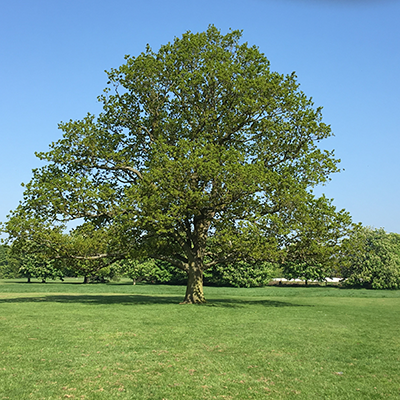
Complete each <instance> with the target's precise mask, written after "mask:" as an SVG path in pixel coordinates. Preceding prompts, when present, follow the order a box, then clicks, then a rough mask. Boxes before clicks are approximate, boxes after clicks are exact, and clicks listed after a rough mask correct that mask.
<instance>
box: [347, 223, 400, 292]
mask: <svg viewBox="0 0 400 400" xmlns="http://www.w3.org/2000/svg"><path fill="white" fill-rule="evenodd" d="M340 266H341V274H342V277H343V279H345V281H344V282H345V284H346V285H350V286H362V287H366V288H372V289H400V235H399V234H396V233H387V232H385V230H384V229H371V228H368V227H363V226H357V227H356V228H355V229H354V230H353V232H352V233H351V235H350V237H349V238H348V239H346V240H345V241H344V243H343V246H342V252H341V259H340Z"/></svg>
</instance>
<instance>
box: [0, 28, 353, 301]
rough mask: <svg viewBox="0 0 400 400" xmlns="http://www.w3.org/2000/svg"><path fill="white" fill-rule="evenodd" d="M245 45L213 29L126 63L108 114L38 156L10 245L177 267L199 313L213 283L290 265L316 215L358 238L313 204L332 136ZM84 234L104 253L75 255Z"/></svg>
mask: <svg viewBox="0 0 400 400" xmlns="http://www.w3.org/2000/svg"><path fill="white" fill-rule="evenodd" d="M240 38H241V32H239V31H231V32H229V33H227V34H226V35H222V34H221V32H220V31H219V30H218V29H216V28H215V27H214V26H210V27H209V28H208V29H207V31H206V32H203V33H198V34H193V33H190V32H188V33H186V34H184V35H183V36H182V37H181V38H176V39H175V40H174V41H173V42H172V43H168V44H166V45H164V46H161V48H160V49H159V50H158V51H157V52H155V51H153V50H152V49H151V48H150V47H149V46H148V47H147V48H146V50H145V52H143V53H142V54H140V55H139V56H137V57H131V56H126V62H125V64H123V65H122V66H121V67H120V68H118V69H112V70H111V71H110V72H108V79H109V82H108V84H109V86H108V88H107V89H106V90H105V93H104V94H103V95H102V96H100V101H101V102H102V103H103V109H104V111H103V112H102V113H101V114H100V115H99V116H98V117H95V116H93V115H91V114H88V115H87V116H86V117H85V118H83V119H82V120H78V121H72V120H71V121H69V122H66V123H61V124H60V129H61V130H62V131H63V137H62V139H60V140H58V141H57V142H56V143H52V144H51V146H50V150H49V151H48V152H45V153H38V154H37V155H38V157H39V158H40V159H42V160H44V161H46V165H45V166H44V167H42V168H39V169H37V170H35V171H34V174H33V178H32V180H31V182H30V183H29V184H27V185H26V190H25V194H24V200H23V201H22V203H21V205H20V206H19V207H18V208H17V209H16V211H15V212H14V213H13V214H12V216H11V217H10V219H9V221H8V222H7V224H6V230H7V231H8V233H9V235H10V238H11V240H14V241H15V243H16V245H18V241H22V242H23V241H26V240H29V241H34V242H35V243H39V244H41V245H43V246H44V248H46V249H47V250H46V251H50V252H54V253H55V254H56V257H71V258H74V257H75V258H89V259H91V260H95V259H100V258H107V259H109V260H112V259H118V258H124V257H134V258H147V257H150V258H154V259H161V260H166V261H168V262H169V263H171V264H172V265H174V266H175V267H177V268H180V269H181V270H183V271H185V272H186V273H187V275H188V284H187V290H186V296H185V300H184V302H186V303H201V302H204V301H205V299H204V295H203V272H204V271H205V270H206V269H208V268H211V267H212V266H214V265H217V264H218V265H224V264H232V263H235V262H237V261H238V260H242V261H245V262H251V263H253V262H255V261H256V260H269V261H279V260H281V259H282V258H283V257H284V253H285V249H286V248H288V246H289V245H290V243H291V241H292V239H296V238H298V237H300V236H301V235H300V232H301V231H302V230H303V229H304V224H306V222H307V220H308V215H309V214H310V211H311V210H313V209H315V207H319V208H321V209H322V210H323V213H322V214H324V215H323V218H325V219H329V220H330V221H333V222H332V224H333V225H335V228H338V229H341V228H343V226H345V225H346V224H348V223H349V217H348V215H347V214H346V213H345V212H344V211H341V212H337V211H336V210H335V208H334V207H333V206H332V205H331V203H330V201H329V200H327V199H325V198H323V199H322V200H319V199H315V198H314V196H313V194H312V190H311V189H312V188H313V187H314V186H316V185H318V184H321V183H324V182H326V181H327V180H328V177H329V175H330V174H331V173H334V172H337V171H338V168H337V162H338V160H336V159H335V158H334V155H333V152H331V151H326V150H321V148H320V146H319V144H318V143H319V142H320V141H321V140H322V139H325V138H327V137H329V136H330V135H331V130H330V127H329V126H328V125H326V124H324V123H323V122H322V117H321V108H315V107H314V105H313V102H312V100H311V99H310V98H308V97H306V95H305V94H304V93H303V92H302V91H300V90H299V84H298V83H297V82H296V76H295V74H294V73H293V74H290V75H287V76H284V75H281V74H279V73H276V72H272V71H271V70H270V68H269V62H268V60H267V58H266V57H265V56H264V54H262V53H261V52H260V51H259V49H258V48H257V47H255V46H249V45H248V44H247V43H241V41H240ZM321 202H322V203H323V207H321ZM72 220H78V221H80V222H81V227H80V228H79V229H80V233H79V235H80V236H79V235H78V236H77V237H80V238H84V237H86V238H88V240H90V243H92V244H93V243H96V245H91V246H88V247H86V250H84V249H85V246H83V245H79V246H78V249H77V250H74V249H73V246H72V245H66V246H64V245H65V235H64V236H63V234H62V231H63V229H65V224H66V223H67V222H69V221H72ZM82 232H83V233H84V234H83V236H82ZM299 235H300V236H299ZM315 239H316V240H318V238H315ZM82 240H83V239H82ZM321 240H324V238H322V239H321ZM77 242H78V243H83V242H80V241H79V240H78V241H77ZM88 250H90V251H88Z"/></svg>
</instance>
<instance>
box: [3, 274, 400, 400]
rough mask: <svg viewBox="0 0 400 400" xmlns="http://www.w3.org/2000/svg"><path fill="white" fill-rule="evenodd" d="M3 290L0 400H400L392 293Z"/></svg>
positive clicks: (10, 285)
mask: <svg viewBox="0 0 400 400" xmlns="http://www.w3.org/2000/svg"><path fill="white" fill-rule="evenodd" d="M183 294H184V288H183V287H179V286H152V285H137V286H133V285H130V284H124V283H119V284H108V285H105V284H97V285H81V284H74V283H71V282H69V283H48V284H38V283H33V284H26V283H18V282H12V281H0V399H62V398H72V399H112V398H120V399H158V400H162V399H167V400H180V399H195V400H197V399H264V398H271V399H382V398H388V397H391V398H399V397H400V338H399V335H398V332H399V328H400V318H399V311H400V291H368V290H345V289H339V288H335V287H327V288H323V287H299V288H290V287H283V288H280V287H265V288H254V289H233V288H210V287H206V288H205V294H206V298H207V300H208V302H207V304H206V305H201V306H187V305H180V304H179V302H180V301H181V300H182V298H183Z"/></svg>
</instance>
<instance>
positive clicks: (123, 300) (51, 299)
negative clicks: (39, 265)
mask: <svg viewBox="0 0 400 400" xmlns="http://www.w3.org/2000/svg"><path fill="white" fill-rule="evenodd" d="M182 300H183V296H146V295H46V296H38V297H13V298H3V299H0V304H7V303H66V304H68V303H81V304H88V305H105V304H120V305H135V304H141V305H143V304H146V305H151V304H179V303H180V302H181V301H182ZM249 305H260V306H264V307H304V305H302V304H294V303H291V302H286V301H274V300H241V299H237V298H233V299H211V300H209V301H208V302H207V303H205V304H201V305H199V306H200V307H230V308H241V307H247V306H249ZM186 307H188V305H186ZM307 307H309V306H307Z"/></svg>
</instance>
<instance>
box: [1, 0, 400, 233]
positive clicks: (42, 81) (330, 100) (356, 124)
mask: <svg viewBox="0 0 400 400" xmlns="http://www.w3.org/2000/svg"><path fill="white" fill-rule="evenodd" d="M399 20H400V2H399V1H395V0H392V1H390V0H386V1H385V0H376V1H374V0H369V1H368V0H365V1H363V0H358V1H357V0H247V1H238V0H229V1H228V0H224V1H222V0H212V1H210V0H205V1H190V0H177V1H174V0H170V1H158V0H148V1H146V2H144V1H140V2H139V1H132V0H114V1H112V2H110V1H104V0H96V1H94V0H79V1H78V0H68V1H67V0H57V1H54V0H35V1H32V0H13V1H4V2H2V5H1V6H0V54H1V59H0V76H1V97H0V135H1V144H0V188H1V189H0V190H1V192H0V193H1V196H0V221H4V220H5V219H6V215H7V214H8V212H9V211H10V210H11V209H14V208H15V207H16V206H17V205H18V202H19V200H21V198H22V193H23V188H22V187H21V186H20V184H21V182H28V181H29V180H30V177H31V170H32V168H36V167H38V166H40V163H39V161H38V160H37V159H36V158H35V156H34V151H44V150H46V149H47V148H48V145H49V144H50V143H51V142H52V141H56V140H57V139H58V138H60V135H61V132H60V131H59V130H58V129H57V124H58V123H59V122H60V121H67V120H69V119H80V118H82V117H84V116H85V115H86V113H87V112H92V113H97V112H99V111H100V105H99V103H98V102H97V96H98V95H100V94H101V92H102V90H103V88H104V87H105V86H106V81H107V80H106V75H105V73H104V70H109V69H110V68H112V67H118V66H119V65H121V64H122V63H123V62H124V59H123V57H124V55H125V54H131V55H137V54H138V53H140V52H141V51H143V50H144V48H145V45H146V44H147V43H149V44H150V45H151V46H152V47H153V48H154V49H158V47H159V46H160V45H161V44H164V43H167V42H168V41H171V40H173V38H174V37H175V36H180V35H181V34H182V33H183V32H186V31H188V30H191V31H192V32H199V31H204V30H206V29H207V26H208V25H209V24H214V25H215V26H216V27H217V28H219V29H221V30H222V33H226V32H227V31H228V29H229V28H232V29H242V30H243V33H244V36H243V37H244V40H245V41H247V42H249V43H250V44H255V45H257V46H259V48H260V50H261V51H262V52H264V53H265V54H266V56H267V57H268V59H269V60H270V62H271V68H272V69H273V70H275V71H278V72H280V73H291V72H292V71H296V73H297V76H298V81H299V82H300V84H301V88H302V90H303V91H304V92H305V93H306V95H308V96H311V97H313V99H314V102H315V105H316V106H323V107H324V113H323V115H324V122H325V123H328V124H330V125H331V126H332V129H333V132H334V133H335V137H334V138H332V139H329V140H327V141H326V143H325V147H326V148H329V149H332V148H334V149H335V150H336V155H337V156H338V157H339V158H341V159H342V163H341V166H342V168H344V169H345V170H344V171H343V172H342V173H340V174H335V175H334V176H332V181H331V182H330V183H328V185H327V186H325V187H323V188H321V189H319V190H318V192H319V193H321V192H324V193H326V195H327V196H328V197H330V198H334V199H335V200H334V204H335V205H336V206H337V207H338V208H340V209H341V208H345V209H347V210H348V211H349V212H350V213H351V215H352V216H353V219H354V221H356V222H362V223H363V224H364V225H370V226H374V227H384V228H385V229H386V230H387V231H391V232H399V233H400V212H399V204H398V201H399V198H400V185H399V183H400V179H399V171H400V157H399V155H398V154H399V151H400V128H399V126H400V124H399V119H400V110H399V105H400V104H399V93H400V79H399V73H400V23H399Z"/></svg>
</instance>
